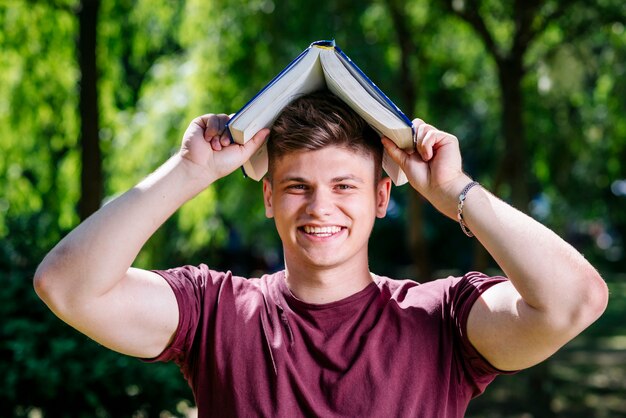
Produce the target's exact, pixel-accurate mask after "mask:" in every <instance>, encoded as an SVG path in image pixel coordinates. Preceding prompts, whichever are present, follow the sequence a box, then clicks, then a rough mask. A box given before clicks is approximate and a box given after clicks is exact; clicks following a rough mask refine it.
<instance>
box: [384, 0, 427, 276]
mask: <svg viewBox="0 0 626 418" xmlns="http://www.w3.org/2000/svg"><path fill="white" fill-rule="evenodd" d="M387 6H388V8H389V13H390V14H391V18H392V20H393V23H394V24H393V27H394V29H395V32H396V39H397V41H398V46H399V47H400V85H401V86H402V89H401V95H402V96H401V97H402V104H401V107H402V108H403V109H404V111H405V112H409V113H413V111H414V109H415V104H416V102H417V85H418V82H417V77H418V74H417V73H415V72H412V71H411V62H410V60H411V57H417V56H418V54H417V50H418V48H417V47H416V45H415V42H414V40H413V37H412V35H414V33H415V30H414V28H411V27H410V24H409V21H408V17H407V14H406V12H405V11H404V10H403V7H404V3H403V2H402V1H398V0H387ZM411 29H413V30H411ZM409 117H410V116H409ZM407 187H408V186H407ZM407 202H408V204H407V208H408V213H407V222H408V224H409V227H408V229H407V232H408V241H409V246H410V251H411V256H412V259H413V268H414V270H415V275H416V279H417V280H418V281H420V282H426V281H429V280H432V266H431V264H430V257H429V255H428V245H427V243H426V237H425V234H424V205H425V202H424V199H423V198H422V197H421V196H420V195H418V194H417V192H415V191H414V190H409V191H408V195H407Z"/></svg>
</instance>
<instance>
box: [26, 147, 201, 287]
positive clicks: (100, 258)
mask: <svg viewBox="0 0 626 418" xmlns="http://www.w3.org/2000/svg"><path fill="white" fill-rule="evenodd" d="M210 181H211V179H209V178H208V175H207V174H206V172H202V171H201V170H199V169H198V168H197V167H193V165H192V164H189V163H188V162H187V161H185V160H183V159H181V157H180V156H178V155H177V156H175V157H173V158H172V159H170V160H169V161H167V162H166V163H165V164H164V165H163V166H162V167H160V168H159V169H158V170H157V171H155V172H154V173H153V174H151V175H150V176H149V177H147V178H146V179H144V180H143V181H142V182H140V183H139V184H138V185H137V186H135V187H134V188H133V189H131V190H129V191H128V192H126V193H125V194H123V195H122V196H120V197H119V198H117V199H115V200H113V201H112V202H110V203H109V204H107V205H106V206H104V207H103V208H101V209H100V210H99V211H98V212H96V213H95V214H93V215H92V216H91V217H90V218H88V219H87V220H86V221H85V222H83V223H82V224H81V225H79V226H78V227H77V228H76V229H75V230H74V231H72V232H71V233H70V234H69V235H68V236H67V237H65V238H64V239H63V240H62V241H61V242H60V243H59V244H58V245H57V246H56V247H55V248H54V249H53V250H52V251H51V252H50V253H49V254H48V256H47V257H46V258H45V259H44V261H43V262H42V264H41V265H40V267H39V269H38V274H37V276H38V277H40V278H41V277H53V279H52V280H47V283H46V284H45V287H46V288H47V290H55V289H70V288H71V290H72V292H71V293H72V295H73V297H77V298H79V297H82V296H83V295H86V294H89V295H95V296H97V295H101V294H103V293H105V292H107V291H108V290H110V289H111V288H112V287H113V286H115V284H116V283H117V282H118V281H119V280H120V279H121V278H122V277H123V276H124V274H125V273H126V271H127V270H128V268H130V266H131V264H132V263H133V261H134V259H135V258H136V256H137V254H138V253H139V251H140V250H141V248H142V246H143V245H144V244H145V242H146V241H147V240H148V238H149V237H150V236H151V235H152V234H153V233H154V232H155V231H156V230H157V229H158V228H159V226H160V225H161V224H162V223H163V222H165V220H166V219H167V218H168V217H169V216H171V215H172V213H174V212H175V211H176V210H177V209H178V208H179V207H180V206H181V205H182V204H183V203H184V202H186V201H187V200H189V199H190V198H192V197H193V196H195V195H196V194H197V193H199V192H200V191H201V190H203V189H204V188H205V187H206V186H207V185H208V184H209V183H210Z"/></svg>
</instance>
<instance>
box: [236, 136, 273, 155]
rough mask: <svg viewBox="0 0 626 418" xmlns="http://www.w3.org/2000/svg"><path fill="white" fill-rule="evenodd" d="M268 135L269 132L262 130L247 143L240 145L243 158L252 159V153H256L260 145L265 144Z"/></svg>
mask: <svg viewBox="0 0 626 418" xmlns="http://www.w3.org/2000/svg"><path fill="white" fill-rule="evenodd" d="M269 134H270V130H269V129H267V128H263V129H261V130H260V131H259V132H257V133H256V134H254V136H253V137H252V138H250V140H249V141H247V142H246V143H245V144H243V145H241V149H242V154H243V157H244V158H245V159H246V160H248V159H250V157H252V156H253V155H254V153H255V152H257V151H258V149H259V148H261V145H263V144H264V143H265V140H266V139H267V137H268V136H269Z"/></svg>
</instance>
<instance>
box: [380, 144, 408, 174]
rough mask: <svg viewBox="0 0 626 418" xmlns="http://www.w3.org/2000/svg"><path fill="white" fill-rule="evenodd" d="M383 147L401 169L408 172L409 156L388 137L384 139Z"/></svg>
mask: <svg viewBox="0 0 626 418" xmlns="http://www.w3.org/2000/svg"><path fill="white" fill-rule="evenodd" d="M382 142H383V147H385V151H386V152H387V154H388V155H389V156H390V157H391V159H392V160H393V161H394V162H395V163H396V164H398V165H399V166H400V168H401V169H402V170H403V171H404V172H406V164H407V161H408V159H409V154H408V153H407V152H406V151H404V150H403V149H402V148H400V147H398V146H397V145H396V144H395V142H393V141H392V140H391V139H389V138H387V137H386V136H383V137H382Z"/></svg>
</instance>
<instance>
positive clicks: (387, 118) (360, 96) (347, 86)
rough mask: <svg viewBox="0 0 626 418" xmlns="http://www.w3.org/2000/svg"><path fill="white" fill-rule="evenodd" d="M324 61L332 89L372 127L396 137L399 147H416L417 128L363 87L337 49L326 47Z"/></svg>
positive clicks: (323, 65) (328, 84)
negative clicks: (414, 129) (414, 144)
mask: <svg viewBox="0 0 626 418" xmlns="http://www.w3.org/2000/svg"><path fill="white" fill-rule="evenodd" d="M320 61H321V63H322V67H323V69H324V75H325V76H326V85H327V86H328V89H329V90H330V91H332V92H333V93H334V94H336V95H337V96H339V97H340V98H341V99H342V100H344V101H345V102H346V103H348V104H349V105H350V106H351V107H352V108H353V109H354V110H355V111H356V112H357V113H358V114H359V115H361V117H362V118H363V119H365V120H366V121H367V122H368V123H369V124H370V125H371V126H372V128H374V129H376V130H377V131H378V132H379V133H380V134H382V135H385V136H386V137H388V138H390V139H391V140H393V141H394V142H395V143H396V144H397V145H398V146H399V147H401V148H405V149H411V148H413V131H412V129H411V126H407V124H406V123H405V121H404V120H402V119H400V118H399V117H398V116H397V115H396V114H395V113H393V112H391V111H390V110H389V109H388V108H387V107H386V106H385V105H383V104H382V103H381V102H379V99H378V97H377V96H376V97H373V96H371V95H370V93H369V92H368V91H367V90H366V89H364V88H363V86H362V85H361V84H360V83H359V82H358V81H357V80H356V79H355V78H354V76H353V75H352V74H351V73H350V72H349V71H348V70H347V69H346V67H345V66H344V64H343V63H342V62H341V61H340V59H339V58H338V56H337V54H336V53H335V51H334V50H323V51H322V52H321V53H320Z"/></svg>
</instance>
